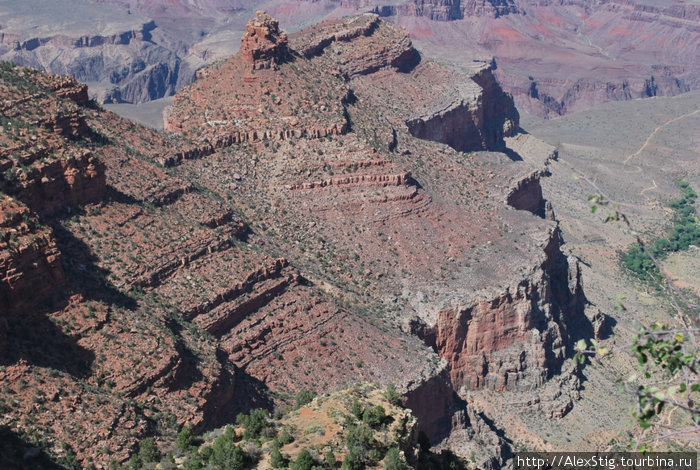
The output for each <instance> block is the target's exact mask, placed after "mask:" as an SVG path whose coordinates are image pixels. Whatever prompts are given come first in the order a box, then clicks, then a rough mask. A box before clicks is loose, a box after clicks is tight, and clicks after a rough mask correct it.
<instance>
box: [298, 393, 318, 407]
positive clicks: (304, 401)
mask: <svg viewBox="0 0 700 470" xmlns="http://www.w3.org/2000/svg"><path fill="white" fill-rule="evenodd" d="M314 397H316V394H315V393H314V392H312V391H310V390H302V391H300V392H299V393H297V394H296V396H295V397H294V407H295V408H301V407H302V406H304V405H308V404H309V403H311V402H312V401H313V399H314Z"/></svg>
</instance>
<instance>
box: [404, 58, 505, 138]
mask: <svg viewBox="0 0 700 470" xmlns="http://www.w3.org/2000/svg"><path fill="white" fill-rule="evenodd" d="M470 78H471V79H472V80H473V81H474V82H475V83H476V84H477V85H479V86H480V87H481V92H480V93H478V94H477V95H471V96H470V95H468V94H465V95H462V96H458V97H456V99H455V101H454V102H452V103H450V104H448V105H447V107H445V108H444V109H441V110H439V111H436V112H434V113H432V114H429V115H423V116H421V117H417V118H412V119H409V120H407V121H406V125H407V126H408V130H409V132H410V133H411V134H412V135H414V136H415V137H418V138H419V139H426V140H433V141H436V142H441V143H443V144H447V145H449V146H450V147H452V148H453V149H455V150H458V151H460V152H469V151H473V150H488V149H498V148H502V147H503V137H507V136H510V135H513V134H514V133H515V132H516V131H517V129H518V119H519V115H518V111H517V110H516V109H515V105H514V104H513V99H512V97H511V96H510V95H509V94H507V93H505V92H504V91H503V90H502V89H501V87H500V86H499V85H498V83H497V82H496V80H495V79H494V77H493V74H492V72H491V70H490V68H489V67H488V66H484V67H483V69H482V70H479V71H477V72H475V73H474V74H473V75H472V76H471V77H470Z"/></svg>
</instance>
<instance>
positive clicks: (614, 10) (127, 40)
mask: <svg viewBox="0 0 700 470" xmlns="http://www.w3.org/2000/svg"><path fill="white" fill-rule="evenodd" d="M259 7H263V8H265V9H266V10H267V11H269V12H270V13H272V14H273V15H274V16H276V17H278V18H279V19H280V21H281V22H282V25H283V27H284V29H286V30H288V31H290V32H295V31H298V30H300V29H303V28H304V27H306V26H308V25H310V24H313V23H316V22H319V21H322V20H324V19H328V18H341V17H343V16H345V15H354V14H358V13H364V12H372V13H376V14H378V15H379V16H380V17H382V18H383V19H386V20H387V21H390V22H393V23H395V24H397V25H400V26H403V27H405V28H406V29H408V30H409V32H410V36H411V39H412V40H413V41H414V42H415V43H416V44H417V45H418V46H419V48H420V49H421V50H423V51H425V52H426V53H427V54H428V55H430V56H432V57H435V58H439V59H440V60H441V61H443V62H447V63H450V64H453V65H455V66H456V67H463V68H466V69H469V68H470V67H471V63H472V60H473V59H475V58H478V59H480V60H483V61H486V62H489V61H493V63H494V64H495V76H496V78H497V79H498V81H499V83H500V84H501V86H502V87H503V88H504V89H505V90H506V91H508V92H510V93H511V94H512V96H513V98H514V100H515V103H516V105H517V106H518V108H519V109H520V110H521V111H524V112H527V113H530V114H534V115H537V116H541V117H550V118H551V117H556V116H560V115H567V114H571V113H574V112H577V111H580V110H583V109H588V108H590V107H593V106H596V105H598V104H601V103H604V102H608V101H618V100H631V99H637V98H648V97H653V96H674V95H678V94H680V93H685V92H688V91H690V90H695V89H697V88H698V86H699V83H700V82H699V78H698V77H699V76H700V75H699V69H698V67H699V64H698V61H697V57H698V46H699V44H700V34H699V32H700V29H699V28H700V26H699V23H698V22H699V21H700V19H699V18H700V7H698V6H697V5H695V4H693V3H688V2H683V1H680V0H654V1H621V0H606V1H602V2H596V3H593V4H591V3H590V2H585V1H574V0H572V1H566V2H550V1H547V2H542V1H531V0H469V1H467V0H464V1H462V0H450V1H445V0H403V1H398V2H390V3H389V4H387V2H376V1H371V0H319V1H308V0H271V1H268V2H265V3H264V5H262V6H261V4H259V3H256V2H251V1H246V0H216V1H206V2H204V1H198V2H184V1H175V2H159V1H138V2H133V1H124V0H84V1H81V0H61V1H60V2H54V3H52V4H51V5H48V4H46V3H45V2H38V1H34V0H33V1H31V2H25V4H23V6H22V8H16V7H15V6H14V4H13V2H9V1H8V2H4V3H3V2H0V58H2V59H3V60H9V61H12V62H15V63H17V64H19V65H25V66H30V67H34V68H39V69H42V70H45V71H48V72H52V73H59V74H70V75H72V76H74V77H75V78H76V79H78V80H80V81H84V82H88V83H89V84H90V87H91V94H92V97H93V98H95V99H97V100H98V101H99V102H100V103H132V104H139V103H145V102H148V101H151V100H158V99H160V98H163V97H168V96H171V95H173V94H175V93H176V92H177V90H179V89H181V88H182V87H183V86H184V85H186V84H188V83H190V82H191V81H193V80H194V79H195V77H196V74H197V71H198V70H200V69H202V67H204V66H205V65H208V64H211V63H213V62H216V61H219V60H222V59H224V58H226V57H228V56H230V55H231V54H232V53H235V52H236V50H237V49H236V48H237V47H238V42H239V41H240V38H241V37H242V35H243V34H244V32H245V24H246V21H247V19H248V17H249V16H250V15H252V14H253V13H254V10H255V9H257V8H259ZM76 9H80V10H81V11H84V12H85V14H86V15H87V16H89V17H90V18H94V20H95V23H94V25H95V27H87V26H86V25H84V24H80V22H79V21H76V19H75V18H74V17H72V15H71V14H70V12H72V11H74V10H76ZM114 109H121V108H118V107H115V108H114ZM150 119H151V121H150V122H151V124H152V125H156V126H158V125H161V124H160V123H159V122H156V121H157V119H155V120H153V119H154V118H150Z"/></svg>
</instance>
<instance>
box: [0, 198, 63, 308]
mask: <svg viewBox="0 0 700 470" xmlns="http://www.w3.org/2000/svg"><path fill="white" fill-rule="evenodd" d="M0 197H1V198H2V200H1V201H0V214H2V221H1V222H0V229H1V230H2V232H1V233H2V234H1V235H0V240H2V242H1V244H0V256H1V257H0V307H2V311H3V312H6V313H19V312H21V311H22V309H24V308H27V307H31V306H32V302H33V301H36V300H41V299H44V298H45V297H47V296H50V295H52V294H55V293H56V292H57V291H58V289H60V288H61V287H62V286H63V284H64V282H65V277H64V273H63V268H62V266H61V253H60V252H59V250H58V248H57V247H56V240H55V239H54V238H53V234H52V233H51V231H50V230H49V229H48V228H47V227H42V226H41V225H40V224H39V221H38V220H37V218H36V216H35V215H34V214H32V213H31V212H30V211H29V208H27V207H26V206H25V205H23V204H21V203H20V202H18V201H17V200H15V199H13V198H10V197H9V196H6V195H2V196H0Z"/></svg>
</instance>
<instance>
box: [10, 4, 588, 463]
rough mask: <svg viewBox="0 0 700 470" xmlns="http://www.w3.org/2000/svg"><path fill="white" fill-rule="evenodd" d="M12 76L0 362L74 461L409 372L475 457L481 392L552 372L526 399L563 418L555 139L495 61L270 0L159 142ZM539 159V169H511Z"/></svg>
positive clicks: (573, 319) (528, 388)
mask: <svg viewBox="0 0 700 470" xmlns="http://www.w3.org/2000/svg"><path fill="white" fill-rule="evenodd" d="M2 73H3V77H4V78H5V79H4V80H3V82H2V98H3V102H5V103H13V104H12V105H11V106H10V108H9V109H12V110H14V111H13V112H14V114H12V115H11V119H10V120H9V121H8V122H6V123H5V124H3V132H2V134H1V135H2V142H3V144H4V149H21V151H20V150H12V151H11V152H10V151H7V152H6V151H4V150H3V153H2V159H1V160H0V165H2V168H3V175H5V176H4V177H3V179H2V188H1V189H2V191H3V192H4V193H6V194H7V196H3V199H2V211H1V214H2V218H1V219H0V220H2V223H0V229H1V230H2V232H1V234H2V237H1V238H0V240H1V241H2V243H1V244H0V305H3V316H2V322H1V323H0V327H1V328H2V331H3V334H2V335H0V338H1V339H2V341H3V344H2V346H3V347H4V351H3V354H2V356H1V357H2V363H3V366H4V367H3V368H2V370H1V371H0V377H1V378H2V380H3V383H7V384H8V387H9V393H10V394H11V395H15V394H19V393H22V390H24V388H25V387H30V389H31V390H32V393H34V395H35V397H37V398H36V399H38V400H40V401H41V402H42V404H43V411H41V412H40V411H37V408H36V407H33V406H32V404H31V402H30V400H22V401H21V402H17V401H12V402H11V406H12V413H13V414H14V415H15V416H19V415H25V416H30V417H31V419H33V420H34V423H35V424H34V427H35V428H36V429H37V431H36V432H37V433H38V434H39V435H40V436H46V437H50V438H51V439H52V442H55V443H57V444H56V445H58V442H60V441H68V442H70V443H71V445H72V446H73V448H74V449H75V451H76V453H77V455H78V458H79V459H80V460H81V461H83V462H85V461H87V460H86V459H88V458H90V459H93V460H94V461H97V462H106V461H108V460H109V459H110V458H118V459H124V458H126V457H127V455H128V454H129V452H130V451H132V449H133V448H134V446H135V444H136V443H137V441H138V440H139V439H140V438H141V437H143V436H144V435H146V434H148V433H150V432H154V430H155V432H156V433H157V434H158V436H159V440H162V441H166V442H172V440H173V438H174V433H175V432H176V428H177V426H179V425H182V424H184V423H190V424H192V425H194V426H195V427H196V429H198V430H203V429H207V428H211V427H214V426H217V425H220V424H223V423H225V422H230V420H231V419H232V418H233V416H234V415H235V414H236V413H237V412H238V411H240V410H243V409H247V408H250V407H254V406H272V405H273V404H281V403H284V402H285V400H287V399H289V398H290V397H291V396H293V395H294V393H296V392H297V391H299V390H303V389H309V388H310V389H314V390H316V391H318V392H321V391H325V390H329V389H336V388H339V387H341V386H344V385H347V384H350V383H355V382H358V381H361V380H371V381H373V382H377V383H378V384H379V385H380V386H383V385H385V384H386V383H388V382H394V383H396V384H397V385H398V386H399V389H400V390H401V391H402V392H403V393H404V394H405V396H406V397H407V404H408V406H409V407H410V408H411V409H412V410H413V412H414V413H415V414H416V416H417V417H418V418H419V423H420V426H421V427H422V429H423V430H424V431H426V432H427V433H428V435H429V437H430V438H431V439H432V440H433V442H434V443H438V442H443V443H449V445H450V446H453V447H454V448H455V449H457V450H458V451H459V452H460V453H462V454H463V455H469V454H470V452H471V451H474V452H475V455H476V456H477V457H478V459H479V463H480V464H483V465H485V466H496V465H499V464H500V463H502V462H503V459H504V458H505V456H506V455H508V453H509V449H508V445H507V443H505V442H504V441H503V440H502V439H501V438H499V437H498V434H497V430H496V429H494V428H493V426H492V425H491V424H489V421H488V420H486V419H484V417H483V416H482V415H481V414H480V413H478V412H476V411H475V410H474V409H472V408H471V407H470V406H469V403H468V402H466V401H465V400H464V397H465V396H466V393H467V392H475V393H479V391H484V390H488V391H501V390H522V391H523V394H524V395H526V396H529V395H528V394H531V395H532V396H533V397H534V396H535V395H536V394H537V393H539V392H538V390H539V388H546V387H549V385H548V384H550V383H553V385H552V386H553V387H555V388H556V397H555V399H552V400H551V401H548V402H547V403H546V404H544V405H543V404H540V403H539V402H538V401H537V400H534V398H533V401H532V403H533V406H535V407H539V408H540V409H541V408H542V407H545V408H546V409H545V410H544V411H545V412H546V413H547V415H548V416H561V415H562V414H565V413H566V412H567V411H568V410H569V409H570V408H571V406H572V400H574V399H575V398H576V396H577V387H578V376H577V371H576V369H570V368H568V366H567V365H566V364H567V363H566V362H565V359H566V358H567V357H569V356H570V355H571V353H572V350H571V344H572V341H574V340H576V339H577V338H580V337H585V336H586V335H592V334H593V331H592V327H591V322H590V321H589V319H588V318H587V317H586V316H585V314H584V311H583V306H584V302H585V297H584V294H583V290H582V286H581V279H580V274H579V272H578V269H577V266H576V263H575V262H573V261H572V260H569V259H567V257H566V256H565V255H563V254H562V252H561V251H560V245H561V243H562V240H561V236H560V232H559V230H558V227H557V225H556V222H555V221H552V220H548V219H546V218H544V216H545V215H547V216H548V217H549V218H551V217H552V214H553V212H552V210H551V207H548V206H547V204H546V201H544V199H543V198H542V193H541V189H540V187H539V178H541V177H542V175H544V174H546V165H547V161H548V159H551V158H556V152H554V149H553V148H551V147H548V146H546V145H545V144H542V143H539V144H538V143H537V142H535V141H534V139H532V138H531V137H529V136H527V135H524V134H518V132H519V130H518V113H517V111H516V110H515V107H514V105H513V101H512V98H511V97H510V95H508V94H507V93H505V92H503V90H501V88H500V87H499V86H498V84H497V83H496V81H495V80H494V78H493V74H492V70H491V68H490V67H489V65H488V64H486V63H480V64H475V67H474V68H473V69H472V71H471V73H470V74H464V73H460V72H457V71H454V70H452V69H449V68H447V67H445V66H443V65H440V64H438V63H436V62H433V61H431V60H429V59H427V58H425V57H423V56H421V54H419V53H418V51H416V49H415V48H414V47H413V45H412V43H411V40H410V39H409V37H408V34H407V32H406V31H405V30H403V29H401V28H399V27H396V26H393V25H390V24H387V23H384V22H382V21H380V20H379V19H378V17H377V16H376V15H372V14H367V15H361V16H356V17H350V18H344V19H340V20H330V21H327V22H324V23H321V24H320V25H317V26H315V27H313V28H310V29H308V30H304V31H301V32H299V33H295V34H293V35H291V36H290V37H287V36H286V35H285V34H284V33H282V32H280V31H279V27H278V25H277V22H276V20H274V19H272V18H271V17H269V16H267V15H266V14H264V13H262V12H260V13H258V14H257V15H256V17H255V18H254V19H253V20H251V22H250V23H249V26H248V28H247V33H246V35H245V36H244V38H243V40H242V48H241V51H240V52H239V54H237V55H236V56H234V57H232V58H230V59H228V60H225V61H222V62H220V63H217V64H214V65H212V66H210V67H208V68H206V69H204V70H202V71H201V73H200V74H199V79H198V80H197V81H195V82H194V83H193V84H191V85H189V86H187V87H185V88H184V89H183V90H182V91H181V92H180V93H179V94H178V96H177V97H176V98H175V100H174V103H173V107H172V109H170V110H169V111H168V114H167V118H166V129H167V131H168V132H157V131H154V130H150V129H146V128H143V127H140V126H138V125H135V124H133V123H130V122H128V121H126V120H124V119H122V118H119V117H118V116H116V115H114V114H113V113H110V112H106V111H104V110H102V109H100V108H99V106H95V105H90V104H86V103H85V101H84V99H83V98H82V97H83V91H81V90H83V89H84V88H83V87H82V86H81V85H78V84H77V83H76V82H74V81H71V80H69V79H65V78H60V77H55V76H50V75H46V74H43V73H39V72H35V71H31V70H29V69H24V68H17V67H11V66H9V65H4V66H3V69H2ZM57 83H62V85H61V86H60V87H57V86H56V84H57ZM456 83H459V84H460V86H458V87H455V86H454V84H456ZM54 109H55V110H56V112H48V113H46V112H45V111H46V110H54ZM46 115H48V116H52V117H51V118H50V119H48V120H46V119H44V118H43V117H42V116H46ZM65 116H69V118H68V119H66V118H65ZM59 123H60V124H59ZM516 134H518V135H517V136H515V135H516ZM512 136H515V137H512ZM504 139H505V140H504ZM506 140H507V141H508V143H509V145H511V148H510V149H509V150H508V152H509V154H510V155H511V157H512V158H513V159H511V158H508V157H507V156H506V155H505V154H503V153H499V152H498V150H504V151H505V150H506ZM47 148H51V149H53V151H52V152H51V153H49V154H47V153H46V152H47V151H46V149H47ZM528 149H530V150H528ZM532 149H535V152H540V153H541V155H540V156H541V157H542V158H541V161H542V162H543V163H542V167H535V166H532V165H531V164H529V163H526V162H525V161H522V160H519V159H518V158H519V157H518V155H517V152H518V151H519V150H521V151H523V152H524V151H525V150H528V151H532ZM468 152H471V153H468ZM509 204H510V205H509ZM76 205H77V206H80V207H81V209H76V207H75V206H76ZM517 209H520V210H517ZM59 260H60V261H59ZM38 283H41V285H42V286H44V288H42V289H36V288H35V287H34V286H36V285H37V284H38ZM30 290H31V291H32V292H33V293H34V295H32V296H31V297H29V296H27V294H26V293H27V292H28V291H30ZM18 299H22V301H20V300H18ZM28 324H31V325H33V326H32V328H31V329H27V328H26V325H28ZM557 375H558V376H559V377H558V378H557V380H555V381H550V379H552V378H553V377H554V376H557ZM3 393H8V392H3ZM97 409H99V410H100V413H96V412H95V410H97ZM147 423H150V424H147ZM25 425H26V424H24V423H22V422H17V421H15V422H13V423H11V428H12V429H15V430H19V429H24V426H25ZM476 434H478V436H479V440H478V442H481V444H479V443H478V442H477V440H475V439H472V437H474V436H475V435H476ZM465 436H466V437H465ZM470 436H471V437H470ZM97 441H99V442H100V445H98V446H96V445H94V443H95V442H97Z"/></svg>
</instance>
